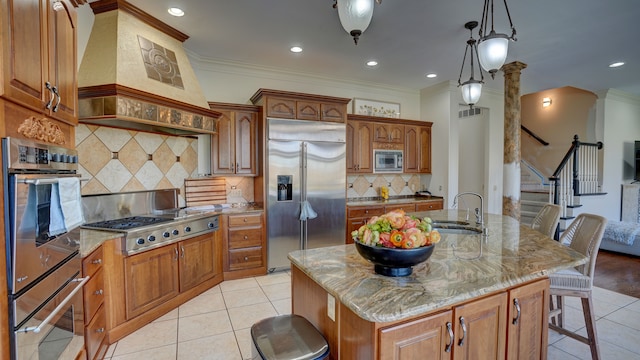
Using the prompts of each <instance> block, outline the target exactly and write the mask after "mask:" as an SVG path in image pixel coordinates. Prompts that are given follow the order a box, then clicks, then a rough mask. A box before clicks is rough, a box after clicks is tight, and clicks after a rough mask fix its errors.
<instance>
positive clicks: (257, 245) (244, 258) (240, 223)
mask: <svg viewBox="0 0 640 360" xmlns="http://www.w3.org/2000/svg"><path fill="white" fill-rule="evenodd" d="M222 224H223V225H222V231H223V247H224V250H223V261H222V262H223V269H224V279H225V280H230V279H239V278H244V277H249V276H255V275H264V274H266V273H267V253H266V248H267V247H266V236H265V228H264V213H263V212H256V213H245V214H234V215H227V216H224V217H223V222H222Z"/></svg>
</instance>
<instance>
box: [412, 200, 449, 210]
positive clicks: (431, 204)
mask: <svg viewBox="0 0 640 360" xmlns="http://www.w3.org/2000/svg"><path fill="white" fill-rule="evenodd" d="M443 208H444V200H443V199H434V200H430V201H423V202H417V203H416V211H429V210H442V209H443Z"/></svg>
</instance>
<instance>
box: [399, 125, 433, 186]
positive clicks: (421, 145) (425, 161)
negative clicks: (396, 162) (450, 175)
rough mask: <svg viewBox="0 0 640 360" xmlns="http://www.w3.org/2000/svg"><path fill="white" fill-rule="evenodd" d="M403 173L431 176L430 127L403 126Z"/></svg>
mask: <svg viewBox="0 0 640 360" xmlns="http://www.w3.org/2000/svg"><path fill="white" fill-rule="evenodd" d="M404 172H405V173H419V174H431V126H409V125H407V126H405V134H404Z"/></svg>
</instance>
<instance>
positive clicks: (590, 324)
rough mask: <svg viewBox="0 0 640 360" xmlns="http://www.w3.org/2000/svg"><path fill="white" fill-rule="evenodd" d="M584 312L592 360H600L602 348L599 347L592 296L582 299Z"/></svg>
mask: <svg viewBox="0 0 640 360" xmlns="http://www.w3.org/2000/svg"><path fill="white" fill-rule="evenodd" d="M581 300H582V312H583V313H584V322H585V325H586V326H587V337H588V339H589V348H590V349H591V358H592V359H593V360H600V347H599V346H598V335H597V330H596V315H595V313H594V311H593V301H591V294H589V296H588V297H586V298H582V299H581Z"/></svg>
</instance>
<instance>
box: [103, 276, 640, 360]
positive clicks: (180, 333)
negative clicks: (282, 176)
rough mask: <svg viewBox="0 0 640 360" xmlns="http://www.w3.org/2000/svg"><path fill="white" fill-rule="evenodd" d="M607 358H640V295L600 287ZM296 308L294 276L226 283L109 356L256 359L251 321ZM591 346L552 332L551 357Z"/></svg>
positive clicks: (575, 324)
mask: <svg viewBox="0 0 640 360" xmlns="http://www.w3.org/2000/svg"><path fill="white" fill-rule="evenodd" d="M594 307H595V313H596V317H597V325H596V326H597V331H598V336H599V339H600V352H601V355H602V358H603V360H618V359H620V360H627V359H640V299H637V298H634V297H630V296H627V295H622V294H618V293H615V292H612V291H609V290H605V289H601V288H595V290H594ZM565 311H566V315H565V316H566V318H565V322H566V323H567V325H566V326H567V328H569V329H571V330H579V332H581V333H582V334H583V335H584V334H585V333H586V331H585V327H584V318H583V317H582V310H581V307H580V301H579V299H577V298H567V299H566V310H565ZM290 312H291V275H290V273H289V272H278V273H274V274H270V275H266V276H259V277H254V278H248V279H242V280H233V281H225V282H223V283H221V284H220V285H218V286H216V287H214V288H212V289H210V290H208V291H206V292H204V293H202V294H201V295H200V296H198V297H196V298H194V299H192V300H191V301H189V302H187V303H185V304H183V305H182V306H180V307H179V308H178V309H175V310H173V311H171V312H169V313H167V314H166V315H164V316H162V317H161V318H159V319H157V320H155V321H154V322H152V323H150V324H148V325H147V326H145V327H143V328H141V329H140V330H138V331H136V332H134V333H133V334H131V335H129V336H127V337H125V338H124V339H122V340H120V341H118V342H117V343H115V344H113V345H111V346H110V347H109V350H108V351H107V356H106V357H105V358H106V359H112V360H128V359H135V360H141V359H154V360H164V359H172V360H176V359H178V360H183V359H190V360H199V359H224V360H234V359H251V355H252V353H251V336H250V334H249V330H250V328H251V325H252V324H253V323H255V322H257V321H258V320H260V319H263V318H266V317H270V316H275V315H278V314H288V313H290ZM590 358H591V355H590V352H589V347H588V346H587V345H585V344H582V343H580V342H578V341H576V340H574V339H571V338H569V337H566V336H563V335H560V334H558V333H556V332H554V331H551V330H550V331H549V348H548V359H549V360H556V359H563V360H565V359H569V360H574V359H575V360H578V359H590Z"/></svg>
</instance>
